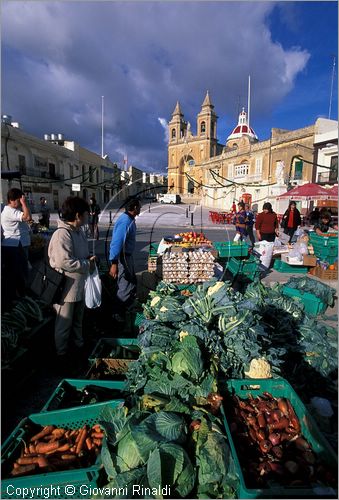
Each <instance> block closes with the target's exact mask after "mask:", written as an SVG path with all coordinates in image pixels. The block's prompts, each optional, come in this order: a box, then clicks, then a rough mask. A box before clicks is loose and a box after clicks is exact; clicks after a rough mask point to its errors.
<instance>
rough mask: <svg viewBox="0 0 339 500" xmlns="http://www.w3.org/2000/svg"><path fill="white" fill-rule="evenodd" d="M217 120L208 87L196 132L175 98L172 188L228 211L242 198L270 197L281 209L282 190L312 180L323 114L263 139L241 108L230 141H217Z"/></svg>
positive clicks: (255, 202) (257, 203)
mask: <svg viewBox="0 0 339 500" xmlns="http://www.w3.org/2000/svg"><path fill="white" fill-rule="evenodd" d="M217 120H218V117H217V115H216V113H215V111H214V106H213V104H212V101H211V97H210V95H209V92H207V93H206V96H205V99H204V101H203V103H202V106H201V110H200V112H199V113H198V114H197V124H196V131H197V133H196V135H193V133H192V130H191V126H190V123H189V122H187V121H186V120H185V118H184V114H183V112H182V110H181V106H180V104H179V102H177V104H176V106H175V109H174V111H173V114H172V117H171V120H170V121H169V123H168V133H169V143H168V190H169V192H172V193H178V194H180V195H181V196H182V197H183V198H184V199H185V197H188V198H189V197H192V196H194V197H195V198H198V200H199V202H200V203H202V205H204V206H206V207H210V208H212V209H213V208H215V209H217V210H225V211H229V210H230V208H231V205H232V203H233V201H236V202H237V201H239V200H243V201H246V202H247V201H248V202H250V203H251V204H252V207H253V208H254V209H255V210H256V209H259V210H261V208H262V205H263V203H264V202H265V201H269V202H271V203H272V206H273V209H275V210H278V211H279V212H281V211H282V210H283V209H284V208H285V206H280V207H279V206H278V202H277V200H276V198H277V196H278V195H279V194H282V193H284V192H286V190H287V188H288V187H294V186H296V185H298V184H304V183H305V182H311V181H312V180H314V179H313V177H314V168H313V166H312V165H313V164H314V163H315V162H316V150H315V148H314V137H315V134H316V132H317V122H318V121H319V120H322V119H319V120H317V122H316V123H315V124H314V125H311V126H309V127H305V128H302V129H298V130H293V131H290V130H282V129H277V128H273V129H272V130H271V136H270V138H269V139H267V140H264V141H260V140H259V139H258V137H257V135H256V133H255V132H254V130H253V128H252V127H251V126H250V125H249V124H248V121H247V113H246V111H245V110H244V109H243V110H242V111H241V112H240V114H239V119H238V123H237V124H236V125H235V127H234V129H233V131H232V132H231V133H229V134H228V137H227V140H226V144H219V143H218V140H217ZM279 203H281V202H279ZM285 203H286V202H285Z"/></svg>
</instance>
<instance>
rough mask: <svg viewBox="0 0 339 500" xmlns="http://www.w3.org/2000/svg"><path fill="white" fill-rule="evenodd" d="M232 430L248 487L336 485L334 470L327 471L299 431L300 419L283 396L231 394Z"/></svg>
mask: <svg viewBox="0 0 339 500" xmlns="http://www.w3.org/2000/svg"><path fill="white" fill-rule="evenodd" d="M229 407H232V411H231V417H230V418H231V432H232V434H233V438H234V442H235V446H236V449H237V453H238V456H239V461H240V464H241V467H242V470H243V473H244V477H245V481H246V485H247V486H248V487H250V488H267V487H269V485H271V484H272V482H273V483H274V482H275V483H278V484H280V485H284V486H288V487H296V488H300V487H301V488H308V489H309V488H311V487H314V486H315V485H317V483H318V482H319V484H327V485H329V486H332V487H335V486H336V474H335V471H334V470H333V471H331V470H329V467H328V466H327V465H326V464H323V463H322V462H321V460H320V458H319V457H318V456H317V455H316V454H315V453H314V451H313V450H312V447H311V445H310V444H309V442H308V441H307V440H306V439H305V438H304V437H303V436H302V435H301V434H300V430H301V427H300V422H299V419H298V417H297V416H296V414H295V411H294V409H293V406H292V405H291V403H290V401H289V400H288V399H286V398H274V397H273V396H272V395H271V394H269V393H264V394H263V395H262V396H258V397H256V398H253V397H251V398H249V399H245V400H244V399H239V398H238V397H237V396H233V405H230V406H229Z"/></svg>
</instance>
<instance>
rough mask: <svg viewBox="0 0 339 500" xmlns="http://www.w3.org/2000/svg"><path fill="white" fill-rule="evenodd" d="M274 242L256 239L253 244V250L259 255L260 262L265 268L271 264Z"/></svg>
mask: <svg viewBox="0 0 339 500" xmlns="http://www.w3.org/2000/svg"><path fill="white" fill-rule="evenodd" d="M273 247H274V243H273V242H269V241H266V240H262V241H258V242H257V243H255V245H254V250H255V251H256V252H257V253H258V254H259V255H260V262H261V264H262V265H263V266H264V267H266V268H267V269H268V268H269V267H270V265H271V261H272V257H273Z"/></svg>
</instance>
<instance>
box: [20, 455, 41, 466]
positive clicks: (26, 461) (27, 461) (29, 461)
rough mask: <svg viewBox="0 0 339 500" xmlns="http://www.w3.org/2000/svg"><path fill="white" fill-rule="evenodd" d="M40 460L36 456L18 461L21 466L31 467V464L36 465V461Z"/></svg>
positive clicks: (21, 458)
mask: <svg viewBox="0 0 339 500" xmlns="http://www.w3.org/2000/svg"><path fill="white" fill-rule="evenodd" d="M36 458H38V456H37V455H34V456H33V457H32V456H31V457H20V458H18V460H17V461H16V463H17V464H19V465H31V464H35V463H36V462H35V459H36Z"/></svg>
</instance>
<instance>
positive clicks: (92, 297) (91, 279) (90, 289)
mask: <svg viewBox="0 0 339 500" xmlns="http://www.w3.org/2000/svg"><path fill="white" fill-rule="evenodd" d="M85 304H86V307H88V308H89V309H95V308H96V307H100V306H101V279H100V276H99V273H98V268H97V266H95V269H94V271H93V273H92V274H89V275H88V276H87V278H86V281H85Z"/></svg>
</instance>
